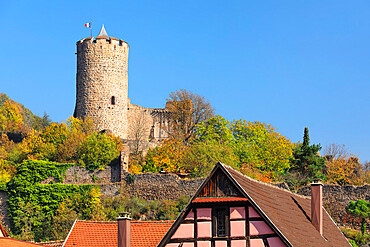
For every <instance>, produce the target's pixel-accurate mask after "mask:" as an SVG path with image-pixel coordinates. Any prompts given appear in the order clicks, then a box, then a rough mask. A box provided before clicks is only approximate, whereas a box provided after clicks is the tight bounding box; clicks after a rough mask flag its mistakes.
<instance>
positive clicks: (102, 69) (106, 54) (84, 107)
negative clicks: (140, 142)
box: [74, 26, 129, 139]
mask: <svg viewBox="0 0 370 247" xmlns="http://www.w3.org/2000/svg"><path fill="white" fill-rule="evenodd" d="M76 45H77V75H76V82H77V83H76V85H77V89H76V107H75V112H74V116H75V117H78V118H81V119H86V118H90V119H92V120H93V122H94V125H95V128H96V129H97V130H98V131H101V130H109V131H111V132H112V133H113V134H114V135H117V136H119V137H120V138H122V139H126V138H127V108H128V76H127V70H128V51H129V46H128V44H127V43H126V42H125V41H123V40H121V39H117V38H114V37H109V36H108V35H107V33H106V31H105V29H104V26H103V27H102V30H101V31H100V33H99V35H98V36H97V37H96V38H95V39H94V38H93V37H89V38H85V39H82V40H80V41H78V42H77V43H76Z"/></svg>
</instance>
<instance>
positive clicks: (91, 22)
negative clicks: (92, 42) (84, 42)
mask: <svg viewBox="0 0 370 247" xmlns="http://www.w3.org/2000/svg"><path fill="white" fill-rule="evenodd" d="M90 33H91V36H90V37H92V20H91V21H90Z"/></svg>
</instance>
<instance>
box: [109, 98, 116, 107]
mask: <svg viewBox="0 0 370 247" xmlns="http://www.w3.org/2000/svg"><path fill="white" fill-rule="evenodd" d="M110 101H111V104H112V105H115V104H116V97H114V96H112V98H111V99H110Z"/></svg>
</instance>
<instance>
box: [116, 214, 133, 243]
mask: <svg viewBox="0 0 370 247" xmlns="http://www.w3.org/2000/svg"><path fill="white" fill-rule="evenodd" d="M117 222H118V247H130V246H131V218H130V213H128V212H124V213H118V217H117Z"/></svg>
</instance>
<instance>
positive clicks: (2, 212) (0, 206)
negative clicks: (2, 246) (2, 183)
mask: <svg viewBox="0 0 370 247" xmlns="http://www.w3.org/2000/svg"><path fill="white" fill-rule="evenodd" d="M7 201H8V193H7V192H5V191H0V223H1V224H2V225H3V226H4V227H5V229H9V228H10V223H9V218H8V202H7Z"/></svg>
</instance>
